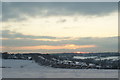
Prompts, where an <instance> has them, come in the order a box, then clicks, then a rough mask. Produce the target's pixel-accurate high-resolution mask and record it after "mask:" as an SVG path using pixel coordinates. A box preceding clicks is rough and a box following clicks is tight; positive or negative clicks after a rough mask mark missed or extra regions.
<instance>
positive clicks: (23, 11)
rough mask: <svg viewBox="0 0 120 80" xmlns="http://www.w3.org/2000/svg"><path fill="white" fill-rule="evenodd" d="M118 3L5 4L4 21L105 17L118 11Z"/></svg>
mask: <svg viewBox="0 0 120 80" xmlns="http://www.w3.org/2000/svg"><path fill="white" fill-rule="evenodd" d="M117 8H118V3H117V2H70V3H69V2H56V3H55V2H45V3H44V2H3V11H2V12H3V21H7V20H11V19H15V20H24V19H26V17H25V16H26V15H27V16H31V17H35V16H41V17H48V16H61V15H65V16H71V15H96V16H104V15H108V14H109V13H111V12H114V11H117Z"/></svg>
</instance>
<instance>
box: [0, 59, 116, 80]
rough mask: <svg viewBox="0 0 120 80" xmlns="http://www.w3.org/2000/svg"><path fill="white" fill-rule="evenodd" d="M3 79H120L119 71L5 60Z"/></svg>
mask: <svg viewBox="0 0 120 80" xmlns="http://www.w3.org/2000/svg"><path fill="white" fill-rule="evenodd" d="M2 62H3V64H2V66H1V68H2V77H3V78H118V70H108V69H107V70H98V69H59V68H51V67H46V66H40V65H38V64H37V63H35V62H34V61H32V60H14V59H7V60H6V59H3V60H2Z"/></svg>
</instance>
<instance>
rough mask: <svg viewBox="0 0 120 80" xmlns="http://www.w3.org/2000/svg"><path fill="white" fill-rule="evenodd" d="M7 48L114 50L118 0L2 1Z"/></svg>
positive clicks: (3, 43)
mask: <svg viewBox="0 0 120 80" xmlns="http://www.w3.org/2000/svg"><path fill="white" fill-rule="evenodd" d="M0 30H1V31H2V37H1V38H0V39H1V40H2V47H0V48H2V49H3V51H7V52H41V53H60V52H114V51H115V52H116V51H118V4H117V2H3V3H2V29H0Z"/></svg>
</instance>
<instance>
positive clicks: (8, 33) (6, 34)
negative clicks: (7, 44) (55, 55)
mask: <svg viewBox="0 0 120 80" xmlns="http://www.w3.org/2000/svg"><path fill="white" fill-rule="evenodd" d="M2 37H3V38H30V39H42V38H43V39H56V37H52V36H32V35H23V34H21V33H16V32H11V31H9V30H3V31H2Z"/></svg>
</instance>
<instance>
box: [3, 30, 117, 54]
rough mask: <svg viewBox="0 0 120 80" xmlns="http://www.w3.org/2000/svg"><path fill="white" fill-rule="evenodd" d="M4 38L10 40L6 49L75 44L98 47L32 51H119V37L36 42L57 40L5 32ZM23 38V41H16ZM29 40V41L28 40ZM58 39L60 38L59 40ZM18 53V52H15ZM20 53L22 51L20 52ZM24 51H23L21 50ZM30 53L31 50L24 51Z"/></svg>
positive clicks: (6, 44) (5, 43)
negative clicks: (44, 39)
mask: <svg viewBox="0 0 120 80" xmlns="http://www.w3.org/2000/svg"><path fill="white" fill-rule="evenodd" d="M3 38H9V39H6V40H3V41H2V45H3V46H6V47H11V48H12V47H22V46H39V45H52V46H56V45H57V46H58V45H64V44H75V45H96V46H97V47H93V48H85V49H74V50H73V49H70V50H68V49H59V50H31V51H33V52H36V51H39V52H40V51H42V52H46V51H48V52H57V51H58V52H74V51H88V52H100V51H117V50H118V37H117V36H116V37H105V38H96V37H94V38H92V37H82V38H79V39H75V40H62V41H42V40H34V39H35V38H48V39H49V38H50V39H56V38H55V37H47V36H46V37H44V36H42V37H41V36H28V35H23V34H19V33H11V32H10V31H4V32H3ZM14 38H23V39H14ZM24 38H25V39H24ZM26 38H29V39H26ZM57 39H58V38H57ZM12 51H13V50H12ZM15 51H17V50H15ZM19 51H20V50H19ZM21 51H23V50H21ZM24 51H25V52H29V51H30V50H24Z"/></svg>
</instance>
